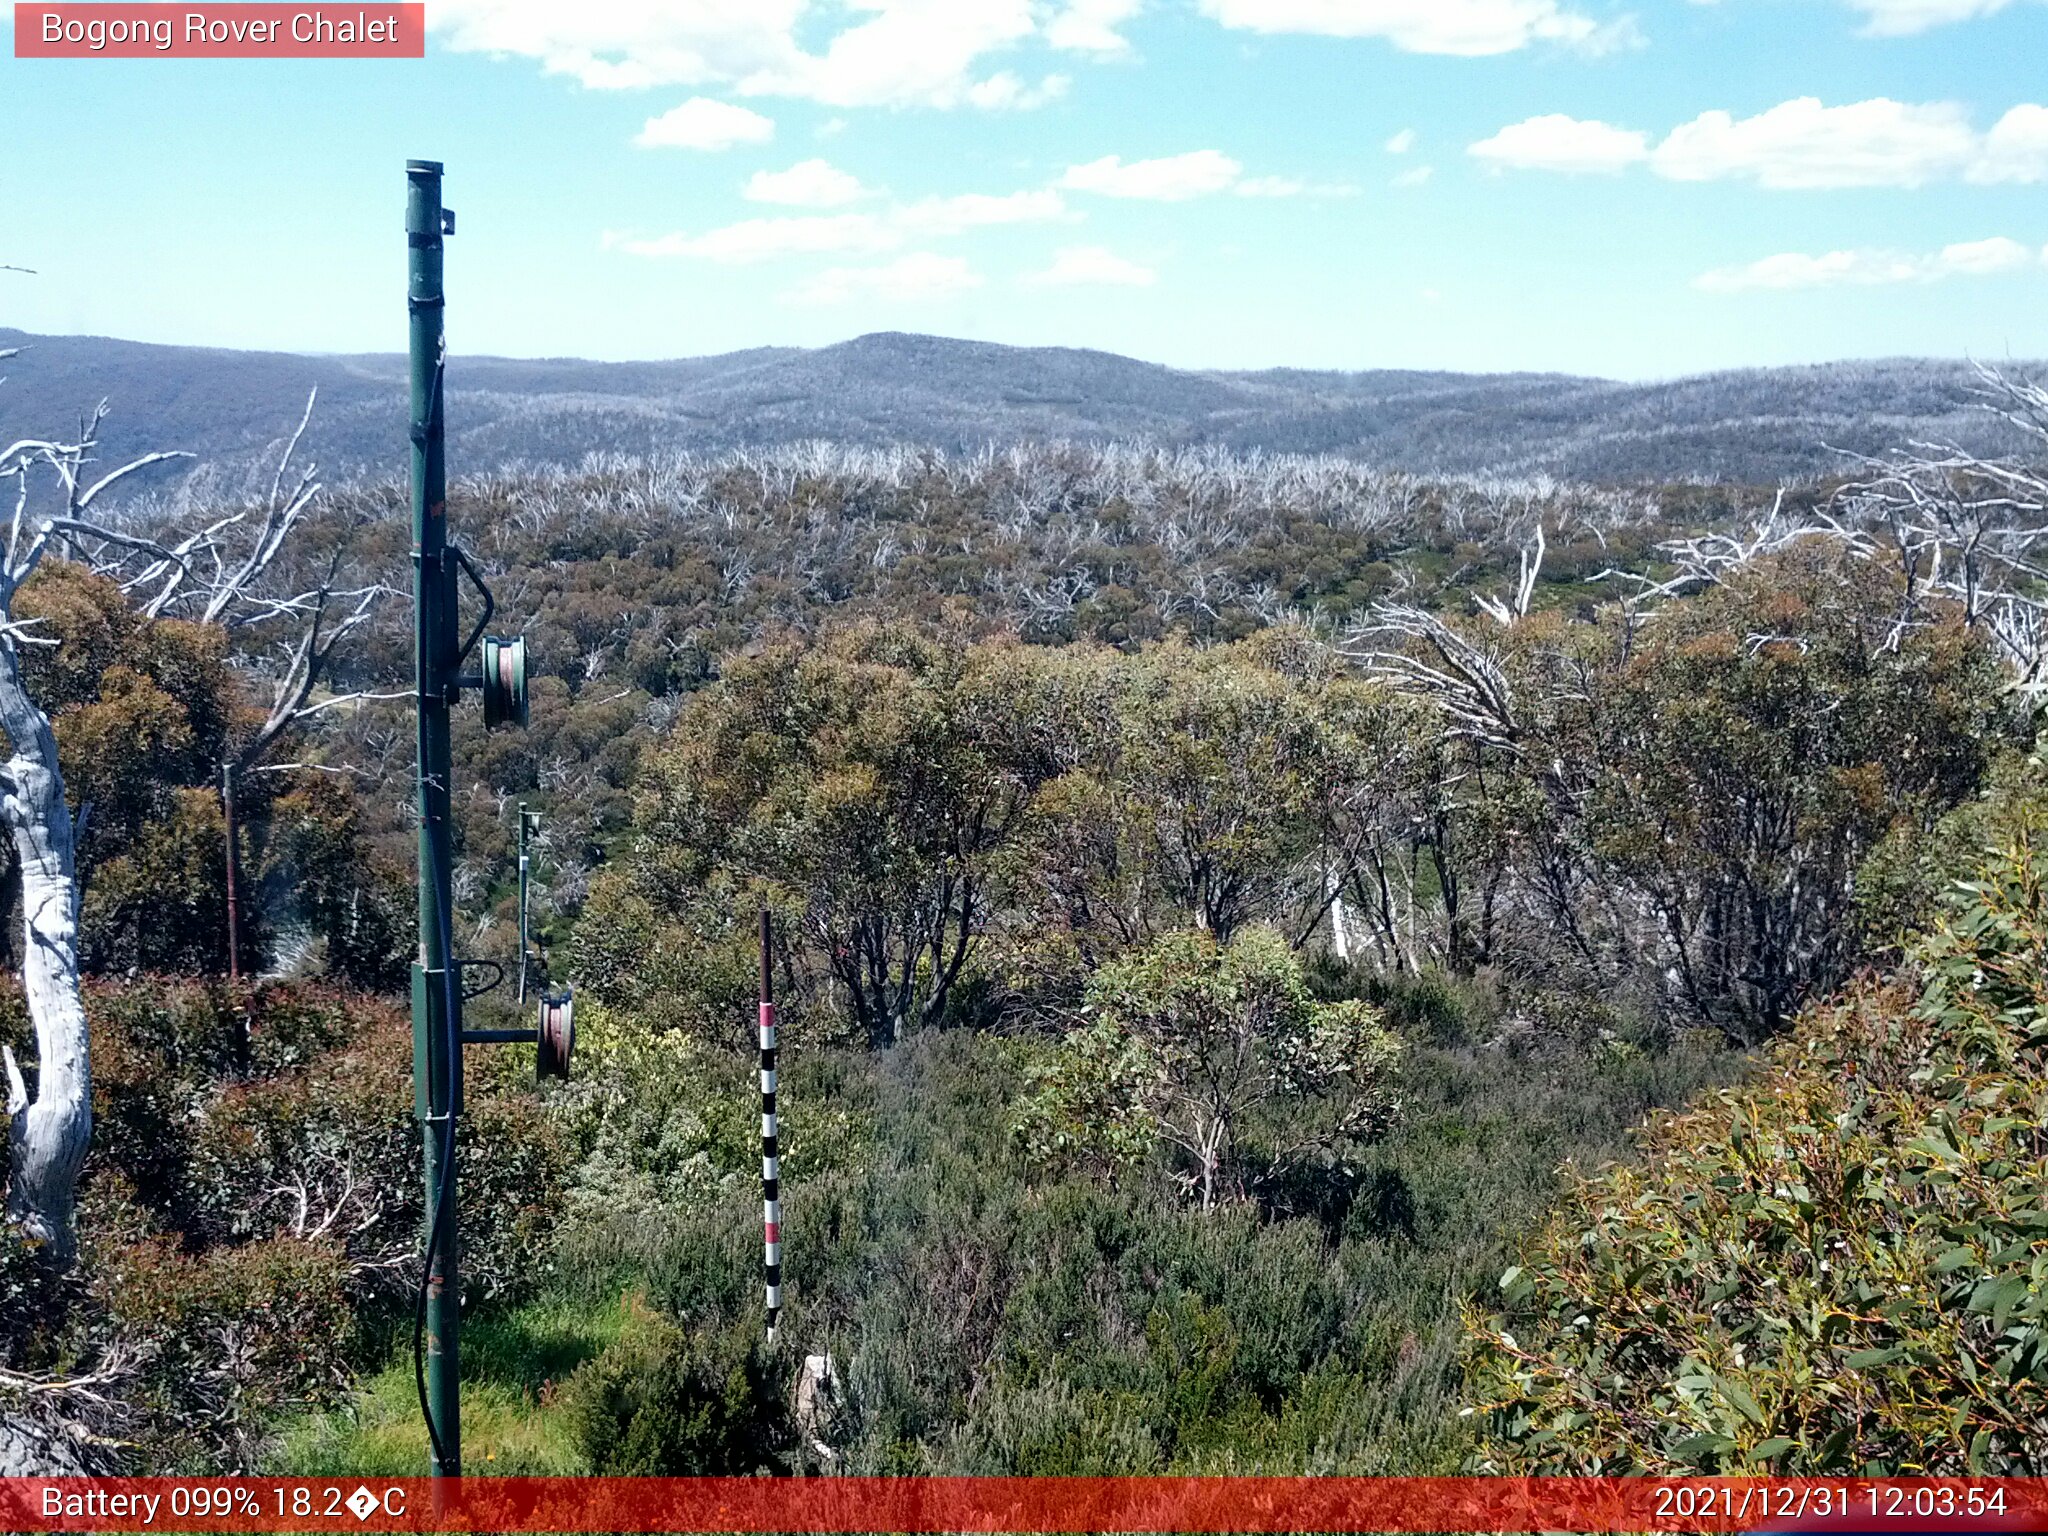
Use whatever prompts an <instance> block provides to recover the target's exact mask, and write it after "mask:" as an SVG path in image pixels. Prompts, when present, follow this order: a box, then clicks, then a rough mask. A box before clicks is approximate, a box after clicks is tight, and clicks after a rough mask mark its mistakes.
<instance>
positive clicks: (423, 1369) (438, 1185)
mask: <svg viewBox="0 0 2048 1536" xmlns="http://www.w3.org/2000/svg"><path fill="white" fill-rule="evenodd" d="M438 874H439V871H436V875H437V876H438ZM436 884H437V885H438V884H439V881H438V879H437V880H436ZM437 905H438V906H439V907H440V908H441V954H442V958H443V961H444V962H447V961H449V960H450V959H451V957H452V956H453V954H454V950H455V931H454V930H455V924H454V920H453V918H452V917H451V916H450V914H449V911H448V904H447V903H446V902H439V903H437ZM441 995H442V1002H441V1006H442V1009H443V1013H442V1019H441V1027H442V1030H443V1032H444V1033H445V1034H447V1035H448V1036H449V1037H450V1038H449V1040H448V1054H447V1058H446V1059H447V1063H448V1107H447V1112H446V1113H445V1114H444V1115H443V1116H442V1117H441V1158H440V1164H439V1168H438V1176H437V1177H436V1179H435V1181H434V1219H433V1220H432V1221H431V1222H430V1223H428V1226H427V1253H426V1258H425V1260H424V1262H422V1263H421V1265H420V1285H419V1291H418V1293H417V1294H416V1295H415V1297H414V1298H413V1314H412V1382H413V1390H414V1391H415V1392H417V1393H418V1394H419V1400H420V1417H421V1418H422V1419H423V1420H425V1421H426V1426H427V1443H428V1445H429V1446H430V1447H431V1448H432V1450H433V1453H434V1467H435V1470H436V1471H437V1472H438V1471H439V1469H440V1467H441V1465H442V1463H443V1462H445V1461H446V1460H447V1454H446V1450H445V1448H444V1446H443V1445H442V1443H441V1431H440V1428H439V1426H438V1425H436V1424H435V1422H434V1410H433V1408H432V1406H431V1405H430V1404H429V1403H428V1402H427V1353H426V1337H427V1290H428V1287H429V1286H430V1285H431V1284H432V1283H433V1277H434V1256H435V1255H436V1254H437V1253H439V1252H440V1251H441V1233H442V1228H443V1223H444V1222H445V1221H446V1219H447V1215H448V1209H449V1206H450V1204H451V1203H452V1201H451V1199H450V1196H451V1195H452V1193H453V1191H454V1183H453V1176H454V1172H455V1083H456V1075H457V1072H456V1069H457V1062H456V1060H455V1057H454V1053H455V1052H457V1051H460V1050H461V1049H462V1046H461V1044H460V1043H459V1038H458V1037H457V1036H456V1032H455V1030H454V1028H453V1027H452V1026H453V1022H454V1019H455V1016H456V1015H455V1010H456V1008H457V1006H458V1002H457V999H458V997H459V992H458V990H457V986H456V981H455V968H454V966H453V964H452V963H444V965H443V967H442V971H441ZM431 1059H432V1058H431V1056H430V1057H429V1061H430V1062H431ZM427 1099H428V1103H427V1108H428V1111H429V1116H428V1118H429V1120H430V1121H431V1119H432V1113H431V1112H432V1109H433V1079H432V1071H431V1067H430V1068H429V1074H428V1086H427ZM461 1305H462V1302H461V1298H460V1296H459V1295H458V1297H457V1298H456V1307H457V1309H458V1312H459V1309H460V1308H461ZM456 1390H457V1391H460V1390H461V1386H460V1383H458V1384H457V1388H456Z"/></svg>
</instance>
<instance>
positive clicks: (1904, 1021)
mask: <svg viewBox="0 0 2048 1536" xmlns="http://www.w3.org/2000/svg"><path fill="white" fill-rule="evenodd" d="M2038 845H2039V823H2038V818H2036V825H2035V827H2034V829H2033V830H2032V831H2031V832H2023V833H2022V834H2021V835H2020V836H2019V837H2018V838H2017V839H2016V840H2015V841H2014V842H2012V843H2010V844H2008V845H2007V846H2006V847H2005V848H2004V849H2003V850H2002V851H2001V852H1999V853H1997V854H1996V855H1995V856H1991V857H1988V858H1987V859H1985V860H1984V861H1983V864H1982V867H1981V869H1980V870H1979V872H1978V874H1977V877H1976V878H1974V879H1972V880H1970V881H1968V882H1966V883H1965V884H1963V885H1962V886H1961V887H1959V888H1957V889H1955V890H1953V891H1952V893H1951V894H1950V896H1949V897H1948V899H1947V901H1946V903H1945V910H1944V912H1943V914H1942V915H1941V917H1940V919H1939V920H1938V921H1937V922H1936V924H1935V925H1934V927H1933V928H1932V930H1931V931H1930V932H1929V933H1928V934H1927V935H1926V936H1925V937H1924V938H1922V939H1921V940H1919V941H1918V942H1917V943H1916V944H1914V945H1913V946H1912V948H1911V959H1912V961H1913V968H1912V970H1911V971H1910V972H1908V973H1907V974H1905V975H1903V976H1901V977H1899V978H1897V979H1895V980H1892V981H1890V982H1885V983H1878V982H1869V983H1865V984H1863V985H1859V986H1858V987H1856V988H1854V989H1852V990H1851V991H1850V992H1849V993H1848V994H1847V995H1846V996H1845V997H1843V998H1842V999H1840V1000H1838V1001H1836V1002H1833V1003H1830V1004H1828V1005H1827V1006H1825V1007H1822V1008H1818V1009H1816V1010H1814V1011H1813V1012H1812V1013H1811V1014H1810V1015H1809V1016H1808V1017H1807V1018H1806V1019H1805V1020H1804V1021H1803V1022H1802V1024H1801V1025H1800V1027H1799V1029H1798V1031H1797V1033H1796V1034H1795V1035H1794V1036H1793V1037H1792V1038H1791V1039H1789V1040H1788V1041H1786V1042H1785V1043H1784V1044H1783V1045H1782V1046H1781V1047H1780V1048H1779V1049H1778V1050H1777V1051H1776V1052H1775V1053H1774V1056H1773V1059H1772V1062H1771V1065H1770V1067H1769V1068H1768V1070H1767V1071H1766V1072H1765V1073H1764V1074H1763V1076H1762V1077H1761V1079H1760V1080H1759V1081H1758V1082H1756V1083H1755V1084H1754V1085H1751V1086H1746V1087H1744V1088H1742V1089H1739V1090H1735V1091H1731V1092H1727V1093H1724V1094H1721V1095H1719V1096H1718V1097H1716V1098H1715V1099H1713V1100H1710V1101H1708V1102H1707V1103H1705V1104H1703V1105H1701V1106H1700V1107H1698V1108H1695V1109H1693V1110H1691V1111H1689V1112H1687V1113H1685V1114H1682V1115H1679V1116H1676V1117H1671V1118H1666V1119H1664V1120H1661V1121H1660V1122H1658V1124H1657V1125H1656V1126H1655V1128H1654V1130H1653V1132H1652V1133H1651V1135H1650V1138H1649V1141H1648V1144H1647V1146H1646V1147H1645V1149H1644V1152H1645V1158H1644V1161H1643V1163H1642V1164H1641V1165H1640V1166H1628V1167H1622V1168H1617V1169H1614V1170H1612V1171H1610V1172H1608V1173H1606V1174H1603V1175H1600V1176H1598V1177H1596V1178H1592V1179H1589V1180H1585V1181H1582V1182H1581V1183H1580V1184H1579V1185H1578V1187H1577V1189H1576V1190H1575V1192H1574V1194H1573V1197H1572V1199H1571V1200H1570V1201H1569V1202H1568V1205H1567V1207H1566V1209H1565V1210H1564V1211H1563V1213H1562V1214H1560V1215H1559V1216H1558V1217H1557V1218H1556V1220H1555V1222H1554V1224H1553V1225H1552V1226H1551V1228H1550V1230H1549V1233H1548V1235H1547V1237H1546V1238H1545V1239H1544V1240H1543V1242H1542V1244H1541V1246H1540V1247H1539V1248H1538V1249H1537V1250H1536V1252H1535V1253H1534V1254H1533V1255H1532V1256H1531V1257H1529V1258H1528V1259H1527V1260H1526V1261H1525V1262H1524V1263H1523V1264H1521V1265H1518V1266H1516V1267H1515V1268H1513V1269H1510V1270H1509V1271H1508V1272H1507V1274H1506V1275H1505V1277H1504V1278H1503V1280H1502V1282H1501V1295H1500V1302H1499V1311H1498V1313H1497V1314H1496V1315H1491V1316H1488V1315H1483V1314H1478V1313H1475V1314H1473V1316H1472V1318H1471V1319H1470V1321H1471V1326H1472V1328H1473V1329H1474V1334H1475V1343H1474V1347H1473V1362H1472V1363H1473V1373H1474V1374H1473V1388H1472V1390H1473V1392H1474V1395H1475V1400H1476V1401H1477V1402H1478V1403H1479V1404H1480V1405H1481V1412H1482V1413H1483V1415H1484V1418H1485V1423H1486V1428H1487V1430H1488V1433H1489V1435H1490V1436H1491V1448H1490V1450H1489V1453H1488V1459H1487V1464H1488V1465H1490V1466H1494V1467H1498V1468H1502V1469H1507V1470H1516V1471H1524V1470H1544V1471H1566V1472H1588V1473H1590V1472H1654V1473H1669V1472H1682V1471H1691V1470H1734V1469H1737V1468H1748V1467H1757V1468H1761V1467H1770V1468H1772V1469H1775V1470H1778V1471H1798V1472H1845V1471H1863V1472H1869V1473H1873V1474H1880V1473H1893V1474H1905V1473H1912V1474H1923V1473H1924V1474H1960V1473H1966V1472H1967V1473H1998V1474H2006V1475H2039V1474H2040V1473H2042V1472H2044V1471H2048V1407H2044V1405H2048V1326H2044V1325H2048V1282H2044V1276H2048V1211H2044V1209H2043V1202H2042V1190H2043V1188H2044V1187H2048V1152H2044V1148H2043V1144H2042V1141H2041V1139H2040V1136H2039V1134H2038V1127H2039V1126H2040V1124H2041V1123H2042V1120H2043V1118H2044V1115H2048V1055H2044V1051H2048V1031H2044V1029H2043V1025H2042V1020H2043V1018H2044V1016H2048V1014H2044V1010H2048V868H2044V866H2043V863H2042V856H2041V854H2040V853H2039V851H2038Z"/></svg>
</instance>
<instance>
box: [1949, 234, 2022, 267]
mask: <svg viewBox="0 0 2048 1536" xmlns="http://www.w3.org/2000/svg"><path fill="white" fill-rule="evenodd" d="M1936 259H1937V261H1938V262H1939V263H1940V269H1941V273H1942V275H1944V276H1946V275H1947V274H1949V273H1954V274H1956V275H1957V276H1959V277H1987V276H1990V275H1991V274H1993V273H1997V272H2017V271H2018V270H2019V269H2020V268H2021V267H2025V266H2030V265H2032V263H2033V259H2034V253H2033V252H2032V251H2029V250H2028V249H2027V248H2026V247H2025V246H2024V245H2021V244H2020V243H2019V241H2017V240H2008V239H2006V238H2005V237H2004V236H2003V235H1998V236H1994V237H1993V238H1991V239H1989V240H1966V241H1964V242H1963V243H1962V244H1960V245H1949V246H1944V247H1942V251H1941V255H1940V256H1939V257H1938V258H1936Z"/></svg>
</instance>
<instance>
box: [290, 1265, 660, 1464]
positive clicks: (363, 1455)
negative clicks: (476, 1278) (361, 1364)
mask: <svg viewBox="0 0 2048 1536" xmlns="http://www.w3.org/2000/svg"><path fill="white" fill-rule="evenodd" d="M636 1306H637V1302H636V1301H635V1300H634V1299H633V1298H631V1297H620V1298H617V1299H614V1300H613V1301H611V1302H610V1303H608V1304H605V1305H600V1306H590V1305H587V1304H582V1303H570V1302H565V1301H560V1300H542V1301H536V1302H532V1303H529V1304H527V1305H524V1306H519V1307H514V1308H511V1309H509V1310H507V1311H503V1312H498V1313H490V1312H485V1313H482V1314H479V1315H477V1316H474V1317H471V1318H466V1319H465V1320H464V1323H463V1333H462V1377H463V1381H462V1460H463V1470H464V1471H465V1472H467V1473H469V1474H470V1475H471V1476H506V1477H511V1476H531V1477H570V1476H577V1475H581V1474H585V1473H588V1472H589V1471H590V1466H589V1463H588V1462H587V1460H586V1459H585V1458H584V1455H583V1452H582V1450H581V1448H580V1447H578V1446H577V1445H576V1444H575V1443H574V1442H573V1441H572V1440H571V1439H570V1438H569V1436H568V1434H567V1432H566V1430H565V1429H564V1427H563V1425H562V1423H561V1420H560V1417H559V1415H553V1414H550V1413H549V1411H548V1405H549V1402H550V1400H551V1398H552V1396H553V1393H554V1390H555V1389H556V1388H557V1387H558V1386H559V1385H560V1384H561V1383H562V1382H563V1381H564V1380H565V1379H567V1377H568V1376H569V1374H570V1373H571V1372H572V1371H574V1370H575V1369H576V1367H577V1366H579V1365H581V1364H582V1363H583V1362H584V1361H586V1360H589V1359H591V1358H592V1357H594V1356H595V1355H596V1354H597V1353H598V1352H599V1351H600V1350H602V1349H603V1348H604V1347H605V1346H606V1345H607V1344H609V1343H611V1342H612V1341H613V1340H614V1339H616V1338H618V1337H619V1335H620V1334H621V1333H623V1332H624V1331H625V1330H626V1328H627V1327H628V1326H629V1325H630V1323H631V1320H632V1316H633V1313H634V1310H635V1308H636ZM411 1337H412V1336H411V1333H410V1331H409V1330H408V1331H407V1332H405V1333H404V1334H403V1336H402V1337H401V1338H400V1340H399V1342H398V1348H397V1352H396V1353H395V1355H394V1357H393V1358H392V1360H391V1361H390V1363H389V1364H387V1365H386V1366H385V1367H384V1368H383V1369H382V1370H381V1371H379V1372H377V1373H376V1374H375V1375H372V1376H367V1377H365V1378H364V1379H363V1381H362V1382H361V1383H360V1385H359V1386H358V1389H357V1391H356V1393H355V1396H354V1397H353V1399H352V1400H351V1401H350V1402H349V1403H348V1404H347V1405H346V1406H344V1407H342V1408H338V1409H335V1410H332V1411H330V1412H326V1413H317V1414H312V1415H308V1416H307V1417H304V1418H301V1419H298V1420H295V1421H293V1422H292V1423H290V1424H287V1425H286V1426H285V1427H284V1429H283V1431H282V1435H281V1443H280V1445H279V1448H278V1450H277V1452H276V1453H275V1454H274V1455H273V1457H272V1458H271V1459H272V1466H271V1470H272V1471H274V1472H277V1473H279V1474H281V1475H285V1476H294V1477H329V1476H363V1477H369V1476H386V1477H399V1476H409V1475H414V1474H417V1473H418V1472H419V1471H420V1469H421V1468H422V1467H423V1466H425V1465H426V1460H427V1432H426V1428H425V1426H424V1425H423V1424H422V1423H421V1421H420V1408H419V1398H418V1395H417V1393H416V1390H415V1387H414V1382H413V1370H412V1350H411Z"/></svg>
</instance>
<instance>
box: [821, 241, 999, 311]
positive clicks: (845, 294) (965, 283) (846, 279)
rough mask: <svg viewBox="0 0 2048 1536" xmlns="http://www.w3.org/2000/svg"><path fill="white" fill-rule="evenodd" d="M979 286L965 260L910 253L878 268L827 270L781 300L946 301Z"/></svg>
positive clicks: (923, 252)
mask: <svg viewBox="0 0 2048 1536" xmlns="http://www.w3.org/2000/svg"><path fill="white" fill-rule="evenodd" d="M981 285H982V277H981V274H980V273H978V272H976V271H975V270H974V268H973V267H971V266H970V265H968V263H967V261H966V260H965V259H964V258H962V257H959V256H938V255H934V254H933V253H932V252H930V251H913V252H911V253H910V254H909V255H908V256H899V257H897V258H896V260H894V261H892V262H888V263H886V264H885V265H883V266H879V267H828V268H827V269H826V270H825V271H823V272H820V273H818V274H817V276H815V277H811V278H807V279H805V280H804V281H803V282H801V283H799V284H797V285H796V287H794V288H792V289H790V290H789V291H788V292H787V293H785V294H784V295H783V298H784V299H785V300H787V301H788V302H789V303H792V304H843V303H845V302H846V301H847V300H848V299H852V298H860V297H868V298H876V299H883V300H887V301H891V302H896V303H902V302H906V301H914V300H919V299H940V298H946V297H948V296H950V295H952V294H956V293H962V292H965V291H966V290H967V289H970V288H979V287H980V286H981Z"/></svg>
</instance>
